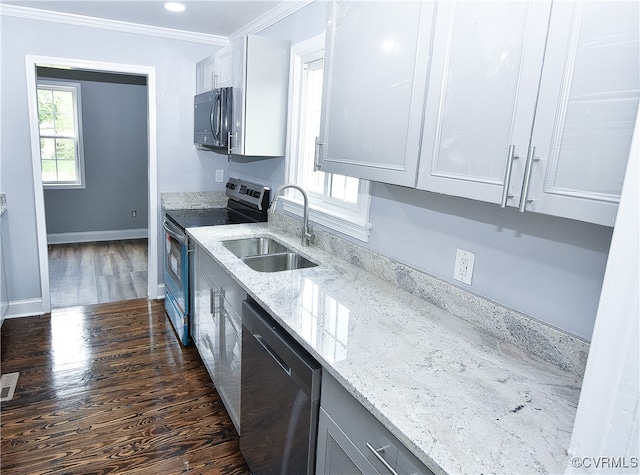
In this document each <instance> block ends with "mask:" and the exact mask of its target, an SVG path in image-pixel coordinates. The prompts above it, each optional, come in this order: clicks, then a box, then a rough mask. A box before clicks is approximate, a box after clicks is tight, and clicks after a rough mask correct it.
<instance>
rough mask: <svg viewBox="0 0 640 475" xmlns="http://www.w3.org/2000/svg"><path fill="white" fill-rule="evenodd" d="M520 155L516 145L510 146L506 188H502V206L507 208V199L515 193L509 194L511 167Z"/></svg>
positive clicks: (505, 179)
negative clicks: (517, 152)
mask: <svg viewBox="0 0 640 475" xmlns="http://www.w3.org/2000/svg"><path fill="white" fill-rule="evenodd" d="M519 158H520V155H517V154H516V146H515V145H510V146H509V156H508V157H507V169H506V170H505V172H504V180H503V182H504V188H503V190H502V200H500V207H502V208H506V206H507V200H508V199H509V198H513V195H510V194H509V187H510V186H511V169H512V167H513V161H514V160H518V159H519Z"/></svg>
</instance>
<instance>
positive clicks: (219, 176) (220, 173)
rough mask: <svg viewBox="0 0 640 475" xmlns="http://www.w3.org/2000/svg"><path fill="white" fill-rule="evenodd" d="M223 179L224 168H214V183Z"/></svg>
mask: <svg viewBox="0 0 640 475" xmlns="http://www.w3.org/2000/svg"><path fill="white" fill-rule="evenodd" d="M223 181H224V170H216V183H222V182H223Z"/></svg>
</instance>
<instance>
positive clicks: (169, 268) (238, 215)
mask: <svg viewBox="0 0 640 475" xmlns="http://www.w3.org/2000/svg"><path fill="white" fill-rule="evenodd" d="M269 193H270V189H269V187H266V186H263V185H258V184H256V183H251V182H247V181H243V180H240V179H237V178H231V179H229V182H228V183H227V185H226V195H227V206H226V207H224V208H208V209H199V208H198V209H191V208H190V209H180V210H166V211H165V215H164V220H163V226H164V231H165V263H164V288H165V300H164V307H165V310H166V311H167V315H168V316H169V320H171V323H172V324H173V328H174V330H175V332H176V335H177V337H178V339H179V340H180V342H181V343H182V344H183V345H185V346H186V345H188V344H189V334H190V332H189V326H190V317H191V309H192V308H193V306H192V302H190V295H191V291H190V290H191V288H192V287H191V285H192V280H193V279H192V272H191V267H192V262H191V257H190V253H189V240H188V237H187V233H186V231H185V230H186V229H187V228H194V227H200V226H220V225H225V224H239V223H259V222H265V221H267V210H268V208H269Z"/></svg>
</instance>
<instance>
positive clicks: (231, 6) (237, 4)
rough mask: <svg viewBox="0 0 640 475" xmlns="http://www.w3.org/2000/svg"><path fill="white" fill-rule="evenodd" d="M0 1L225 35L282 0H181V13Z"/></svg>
mask: <svg viewBox="0 0 640 475" xmlns="http://www.w3.org/2000/svg"><path fill="white" fill-rule="evenodd" d="M292 1H293V2H296V1H297V0H288V1H287V2H286V3H288V4H291V3H292ZM300 1H301V3H302V0H300ZM0 3H2V4H6V5H17V6H21V7H28V8H36V9H40V10H48V11H54V12H62V13H72V14H76V15H83V16H88V17H95V18H106V19H109V20H119V21H125V22H129V23H136V24H142V25H151V26H158V27H164V28H171V29H174V30H181V31H190V32H197V33H206V34H210V35H219V36H224V37H228V36H231V35H232V34H233V33H235V32H237V31H238V30H240V29H242V28H243V27H245V26H246V25H248V24H249V23H251V22H252V21H254V20H256V19H257V18H260V17H261V16H263V15H265V14H266V13H267V12H269V11H270V10H273V9H274V8H276V7H277V6H278V5H280V4H282V3H283V1H282V0H278V1H267V0H235V1H234V0H226V1H223V0H208V1H204V0H186V1H183V2H181V3H184V4H185V5H186V6H187V10H186V11H185V12H182V13H172V12H169V11H167V10H165V9H164V8H163V4H164V3H165V2H164V1H158V0H135V1H112V0H101V1H100V0H93V1H84V0H75V1H57V0H46V1H42V0H41V1H23V0H2V1H1V2H0ZM307 3H308V2H307Z"/></svg>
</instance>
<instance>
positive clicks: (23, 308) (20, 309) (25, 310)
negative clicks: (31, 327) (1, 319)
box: [5, 298, 44, 318]
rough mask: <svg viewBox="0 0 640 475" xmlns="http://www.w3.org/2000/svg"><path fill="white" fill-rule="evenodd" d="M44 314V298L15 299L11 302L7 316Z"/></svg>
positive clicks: (17, 316)
mask: <svg viewBox="0 0 640 475" xmlns="http://www.w3.org/2000/svg"><path fill="white" fill-rule="evenodd" d="M38 315H44V309H43V307H42V299H40V298H38V299H25V300H14V301H12V302H9V307H8V309H7V314H6V315H5V318H19V317H35V316H38Z"/></svg>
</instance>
